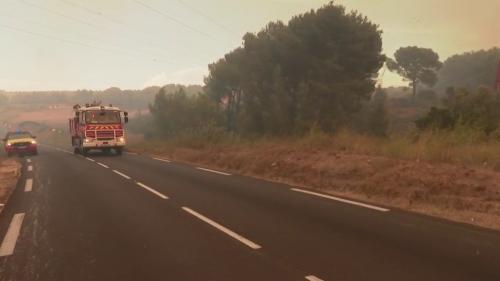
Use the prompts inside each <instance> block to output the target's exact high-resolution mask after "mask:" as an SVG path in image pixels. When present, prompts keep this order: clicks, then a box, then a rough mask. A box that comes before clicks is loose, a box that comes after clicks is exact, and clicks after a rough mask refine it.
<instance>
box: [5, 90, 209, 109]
mask: <svg viewBox="0 0 500 281" xmlns="http://www.w3.org/2000/svg"><path fill="white" fill-rule="evenodd" d="M164 87H165V91H166V93H167V94H171V93H174V92H175V91H177V90H178V89H179V88H184V90H185V91H186V93H187V94H188V95H194V94H197V93H199V92H201V91H202V90H203V88H202V86H198V85H190V86H183V85H174V84H171V85H165V86H164ZM159 90H160V87H148V88H145V89H142V90H122V89H120V88H117V87H112V88H109V89H106V90H104V91H94V90H76V91H44V92H5V91H0V106H7V105H9V106H11V107H12V106H23V107H26V108H28V109H33V110H36V109H39V108H47V107H57V106H73V105H74V104H85V103H89V102H92V101H94V100H96V101H102V102H103V103H104V104H113V105H115V106H119V107H121V108H124V109H126V110H130V111H133V110H145V109H147V108H148V105H149V103H151V102H152V101H153V99H154V96H155V95H156V94H157V93H158V91H159Z"/></svg>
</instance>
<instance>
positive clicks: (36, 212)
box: [0, 147, 500, 281]
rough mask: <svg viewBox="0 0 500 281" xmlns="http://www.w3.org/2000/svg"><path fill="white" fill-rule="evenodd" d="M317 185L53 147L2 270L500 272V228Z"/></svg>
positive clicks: (3, 248)
mask: <svg viewBox="0 0 500 281" xmlns="http://www.w3.org/2000/svg"><path fill="white" fill-rule="evenodd" d="M28 161H30V162H28ZM30 166H31V168H30ZM308 192H309V191H307V190H303V189H295V188H294V187H291V186H287V185H282V184H276V183H270V182H267V181H262V180H257V179H252V178H248V177H242V176H238V175H229V174H224V173H218V171H210V170H202V169H199V168H198V167H193V166H188V165H184V164H180V163H175V162H168V161H165V160H164V161H162V160H161V159H154V158H151V157H148V156H140V155H129V154H125V155H123V156H121V157H117V156H103V155H93V156H90V157H89V158H84V157H82V156H77V155H73V154H72V153H70V152H68V151H65V150H60V149H54V148H49V147H42V148H41V149H40V154H39V155H38V156H34V157H29V158H28V157H26V158H24V159H23V175H22V178H21V180H20V181H19V184H18V186H17V188H16V190H15V193H14V194H13V196H12V197H11V200H10V201H9V204H8V205H7V206H6V209H5V210H4V212H2V214H1V215H0V241H2V244H1V245H0V280H2V281H3V280H13V281H24V280H26V281H28V280H29V281H33V280H47V281H48V280H50V281H57V280H61V281H68V280H71V281H78V280H120V281H128V280H137V281H139V280H140V281H146V280H183V281H184V280H217V281H219V280H312V281H318V280H324V281H340V280H345V281H351V280H360V281H361V280H383V281H388V280H404V281H406V280H408V281H411V280H419V281H421V280H426V281H430V280H436V281H446V280H450V281H451V280H452V281H460V280H464V281H474V280H491V281H498V280H500V233H498V232H494V231H490V230H485V229H481V228H477V227H473V226H467V225H463V224H457V223H452V222H448V221H445V220H440V219H435V218H430V217H427V216H421V215H416V214H411V213H407V212H403V211H399V210H395V209H391V208H385V207H383V206H373V205H369V204H363V203H362V202H355V201H346V200H343V199H342V198H336V197H321V194H315V193H308Z"/></svg>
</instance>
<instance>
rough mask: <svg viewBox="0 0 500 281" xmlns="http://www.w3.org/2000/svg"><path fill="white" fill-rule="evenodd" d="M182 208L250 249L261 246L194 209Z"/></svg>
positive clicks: (256, 248)
mask: <svg viewBox="0 0 500 281" xmlns="http://www.w3.org/2000/svg"><path fill="white" fill-rule="evenodd" d="M182 209H183V210H184V211H186V212H188V213H190V214H191V215H193V216H195V217H197V218H198V219H200V220H202V221H204V222H206V223H208V224H209V225H211V226H213V227H215V228H217V229H218V230H220V231H222V232H224V233H225V234H227V235H229V236H231V237H232V238H234V239H236V240H238V241H240V242H241V243H243V244H245V245H246V246H248V247H250V248H251V249H254V250H258V249H260V248H262V247H261V246H260V245H258V244H256V243H254V242H252V241H250V240H248V239H246V238H245V237H243V236H241V235H239V234H238V233H236V232H234V231H232V230H230V229H228V228H226V227H224V226H222V225H220V224H218V223H216V222H215V221H213V220H211V219H209V218H207V217H205V216H203V215H201V214H200V213H198V212H196V211H193V210H192V209H190V208H188V207H182Z"/></svg>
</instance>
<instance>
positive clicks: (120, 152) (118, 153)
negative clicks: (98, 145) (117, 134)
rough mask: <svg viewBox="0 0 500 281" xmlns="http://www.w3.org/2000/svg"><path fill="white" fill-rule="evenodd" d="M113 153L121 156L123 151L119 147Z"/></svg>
mask: <svg viewBox="0 0 500 281" xmlns="http://www.w3.org/2000/svg"><path fill="white" fill-rule="evenodd" d="M115 151H116V155H122V153H123V149H122V148H121V147H117V148H115Z"/></svg>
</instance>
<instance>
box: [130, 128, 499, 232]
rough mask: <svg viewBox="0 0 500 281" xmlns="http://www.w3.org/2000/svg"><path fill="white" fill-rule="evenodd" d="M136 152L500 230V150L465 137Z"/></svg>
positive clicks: (186, 144) (186, 146)
mask: <svg viewBox="0 0 500 281" xmlns="http://www.w3.org/2000/svg"><path fill="white" fill-rule="evenodd" d="M131 149H133V150H135V151H139V152H145V153H150V154H159V155H165V156H168V157H170V158H173V159H177V160H180V161H186V162H190V163H196V164H201V165H205V166H211V167H213V168H219V169H225V170H228V171H232V172H236V173H240V174H245V175H251V176H256V177H261V178H265V179H270V180H276V181H280V182H285V183H289V184H294V185H301V186H306V187H310V188H315V189H319V190H322V191H324V192H329V193H332V194H337V195H344V196H348V197H352V198H357V199H361V200H366V201H369V202H374V203H378V204H382V205H386V206H393V207H397V208H402V209H407V210H412V211H417V212H421V213H425V214H429V215H434V216H440V217H445V218H448V219H452V220H456V221H460V222H466V223H473V224H477V225H481V226H484V227H489V228H496V229H500V173H497V172H496V171H495V170H496V169H497V167H498V166H499V165H500V147H499V145H498V144H497V143H495V142H493V141H481V142H479V141H477V140H475V141H474V142H467V141H463V138H462V137H461V136H458V135H447V134H426V135H422V136H420V137H419V138H411V137H393V138H373V137H367V136H360V135H356V134H352V133H349V132H343V133H340V134H337V135H336V136H328V135H324V134H312V135H309V136H306V137H303V138H296V139H272V138H268V139H265V138H264V139H258V140H253V141H249V140H240V139H237V140H233V141H228V142H226V143H203V142H201V141H200V140H199V139H197V140H195V141H193V142H190V141H189V140H186V139H184V140H183V141H182V142H179V141H178V140H170V141H149V142H144V141H139V142H137V143H136V144H134V145H132V146H131Z"/></svg>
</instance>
